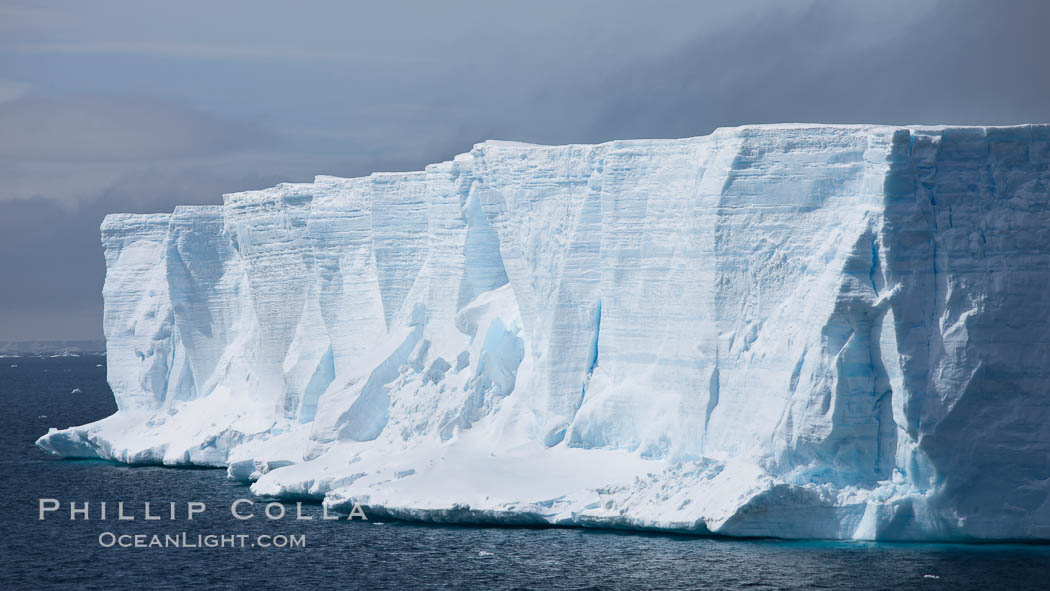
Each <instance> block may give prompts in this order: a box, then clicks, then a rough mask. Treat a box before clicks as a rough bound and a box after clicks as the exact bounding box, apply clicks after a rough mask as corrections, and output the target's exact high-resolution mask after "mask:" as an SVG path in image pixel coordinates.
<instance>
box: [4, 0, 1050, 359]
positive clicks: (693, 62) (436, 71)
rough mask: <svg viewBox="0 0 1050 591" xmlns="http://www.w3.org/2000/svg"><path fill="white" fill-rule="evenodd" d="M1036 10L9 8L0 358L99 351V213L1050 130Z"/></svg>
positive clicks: (996, 6) (1047, 76) (741, 4)
mask: <svg viewBox="0 0 1050 591" xmlns="http://www.w3.org/2000/svg"><path fill="white" fill-rule="evenodd" d="M1047 23H1050V4H1048V3H1042V2H1027V1H1020V0H1019V1H1010V0H1006V1H1000V2H979V1H955V0H945V1H943V2H937V1H934V0H930V1H924V0H918V1H904V0H889V1H887V2H873V3H863V2H851V1H846V0H843V1H841V2H827V1H805V0H800V1H797V2H777V1H769V0H752V1H747V0H734V1H726V2H692V1H690V2H673V1H666V2H664V1H653V2H645V3H642V2H631V1H626V0H624V1H618V0H608V1H599V0H583V1H577V2H535V3H516V4H511V3H496V2H482V1H477V2H473V1H472V2H462V3H429V2H411V3H358V4H353V3H345V2H304V3H296V4H291V3H285V2H277V1H272V2H271V1H267V0H260V1H257V2H251V3H236V2H228V3H227V2H223V3H214V2H205V1H197V0H187V1H186V2H180V3H169V4H154V3H149V4H147V3H139V2H131V1H114V2H107V3H101V4H97V3H81V2H40V3H36V2H33V3H29V2H4V1H3V0H0V39H2V40H0V340H3V339H12V338H26V339H41V338H97V336H98V335H99V333H100V327H101V296H100V290H101V284H102V279H103V273H104V269H103V263H102V256H101V249H100V248H99V246H98V223H99V221H100V220H101V218H102V216H103V215H104V214H106V213H111V212H119V211H134V212H151V211H170V210H171V209H172V207H174V205H176V204H183V203H184V204H193V203H218V202H220V195H221V194H222V193H223V192H230V191H235V190H244V189H252V188H260V187H265V186H269V185H272V184H274V183H276V182H279V181H282V180H296V181H302V180H309V179H310V178H312V176H313V175H314V174H319V173H324V174H337V175H343V176H353V175H360V174H367V173H368V172H370V171H373V170H412V169H419V168H420V167H422V166H423V165H425V164H427V163H429V162H434V161H439V160H443V159H447V158H449V157H451V156H452V155H454V154H455V153H457V152H463V151H466V150H469V149H470V146H471V145H472V144H473V143H475V142H477V141H480V140H483V139H486V138H489V137H496V138H501V139H519V140H524V141H532V142H540V143H565V142H595V141H603V140H608V139H613V138H627V137H684V136H690V135H697V134H702V133H708V132H710V131H711V130H712V129H713V128H715V127H718V126H725V125H739V124H744V123H768V122H799V121H802V122H851V123H861V122H869V123H904V124H907V123H955V124H984V123H1020V122H1034V121H1048V120H1050V99H1048V97H1050V71H1048V68H1050V65H1048V64H1050V60H1047V59H1046V58H1047V56H1048V55H1050V36H1048V35H1045V33H1044V29H1045V27H1046V25H1047Z"/></svg>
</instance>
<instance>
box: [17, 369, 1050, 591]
mask: <svg viewBox="0 0 1050 591" xmlns="http://www.w3.org/2000/svg"><path fill="white" fill-rule="evenodd" d="M104 363H105V360H104V358H103V357H99V356H84V357H66V358H42V357H20V358H12V357H7V358H0V397H2V401H3V407H4V413H3V425H2V428H0V463H2V466H0V473H2V474H3V476H2V478H0V487H2V491H0V492H2V495H3V498H4V502H5V506H4V510H3V512H2V513H0V515H2V522H0V538H2V540H0V548H2V553H0V562H2V564H0V589H51V588H58V589H186V588H234V589H310V588H316V587H324V588H334V589H419V588H439V589H463V588H479V589H678V588H712V589H745V588H746V589H812V588H824V589H931V590H932V589H995V590H1005V589H1046V588H1050V546H1027V545H981V546H975V545H950V544H868V543H829V542H785V541H777V540H727V539H715V538H696V537H685V536H670V535H655V534H634V533H622V532H611V531H598V530H580V529H556V528H551V529H528V528H493V527H489V528H480V527H441V526H431V525H418V524H409V523H384V524H379V523H375V522H360V521H357V522H347V521H343V520H340V521H321V520H319V519H314V520H313V521H297V520H295V519H294V515H295V511H296V508H295V504H294V503H288V504H286V507H287V512H288V515H287V516H286V518H285V519H282V520H275V521H268V520H266V519H265V517H264V516H263V507H264V506H263V505H262V504H257V505H256V506H255V508H254V509H255V511H254V513H255V514H256V517H254V518H253V519H250V520H247V521H238V520H236V519H234V518H233V517H232V516H231V515H230V512H229V508H230V504H231V503H232V502H233V501H234V500H235V499H238V498H242V497H248V496H250V495H249V493H248V489H247V487H245V486H242V485H238V484H234V483H231V482H229V481H227V480H226V478H225V472H224V471H222V470H184V469H170V468H160V467H138V468H132V467H127V466H120V465H115V464H111V463H107V462H99V461H71V460H60V459H55V458H52V457H50V456H48V455H46V454H44V453H43V452H42V451H40V450H38V449H36V447H35V446H34V445H33V442H34V440H35V439H36V438H37V437H38V436H40V435H41V434H43V433H44V432H46V431H47V428H48V427H49V426H62V427H65V426H69V425H76V424H81V423H85V422H88V421H91V420H94V419H98V418H102V417H104V416H106V415H108V414H110V413H112V412H113V411H114V410H115V409H116V408H115V405H114V404H113V400H112V397H111V394H110V391H109V388H108V386H107V385H106V382H105V369H104V368H103V367H101V365H102V364H104ZM15 365H17V367H13V366H15ZM74 388H80V390H81V392H80V393H78V394H72V393H71V392H72V390H73V389H74ZM39 498H55V499H59V500H60V501H61V502H62V508H61V510H60V511H57V512H55V513H51V514H49V516H48V517H47V518H46V519H44V520H43V521H41V520H39V519H38V514H37V510H38V499H39ZM70 501H76V502H78V503H82V502H84V501H88V502H90V503H91V514H90V517H91V519H90V520H88V521H83V520H77V521H71V520H70V519H69V508H68V503H69V502H70ZM100 501H107V502H108V505H109V512H110V519H109V520H107V521H100V520H98V519H97V518H98V514H97V513H98V508H99V504H98V503H99V502H100ZM117 501H124V502H125V506H126V507H127V508H128V511H127V512H128V513H131V514H134V515H136V517H137V519H136V521H115V520H113V519H112V516H113V510H114V509H113V507H114V505H115V503H116V502H117ZM146 501H148V502H151V503H152V504H153V507H154V508H157V507H159V509H160V510H159V511H156V512H157V513H160V514H161V515H163V516H164V517H165V519H162V520H160V521H148V522H146V521H143V520H142V512H143V510H142V503H143V502H146ZM189 501H202V502H204V503H205V504H206V507H207V509H206V510H205V512H204V513H203V514H201V515H198V516H196V518H195V519H194V520H192V521H187V520H186V519H185V512H186V503H187V502H189ZM169 502H175V503H177V507H178V513H177V517H178V519H177V520H175V521H171V520H168V519H166V518H167V511H168V510H169V506H168V503H169ZM303 512H304V514H306V515H310V516H314V517H315V518H319V517H320V513H321V510H320V507H319V506H317V505H304V507H303ZM104 532H112V533H113V534H116V535H119V534H145V535H146V537H145V538H143V539H144V540H147V539H148V538H149V536H151V535H153V534H159V535H160V536H161V537H163V536H165V535H170V536H181V535H182V533H183V532H185V533H186V535H187V536H188V539H189V540H190V541H194V540H196V539H197V536H198V535H205V534H225V535H244V536H246V537H245V538H244V539H246V540H247V544H248V545H247V546H246V547H243V548H241V547H235V548H230V547H226V548H199V547H198V548H121V547H111V548H104V547H102V546H101V545H100V543H99V536H100V534H103V533H104ZM260 535H270V536H277V535H284V536H291V535H296V536H298V535H302V536H305V540H306V545H305V547H298V548H263V547H260V546H258V545H256V546H255V547H252V546H250V544H251V543H253V541H255V540H258V539H259V538H258V536H260ZM147 543H148V542H147ZM933 577H937V578H933Z"/></svg>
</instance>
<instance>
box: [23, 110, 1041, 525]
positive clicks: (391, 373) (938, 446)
mask: <svg viewBox="0 0 1050 591" xmlns="http://www.w3.org/2000/svg"><path fill="white" fill-rule="evenodd" d="M1048 169H1050V127H1048V126H1017V127H1006V128H983V127H975V128H941V127H911V128H907V127H885V126H830V125H774V126H747V127H740V128H726V129H719V130H717V131H715V132H714V133H712V134H711V135H709V136H704V137H698V138H690V139H682V140H633V141H615V142H609V143H605V144H599V145H569V146H534V145H527V144H518V143H512V142H494V141H493V142H484V143H481V144H478V145H477V146H475V147H474V149H473V150H472V151H471V152H470V153H468V154H463V155H460V156H457V157H456V158H455V159H454V160H453V161H450V162H445V163H441V164H435V165H431V166H429V167H427V169H426V170H425V171H424V172H415V173H382V174H374V175H371V176H369V177H364V178H357V179H340V178H336V177H318V178H317V179H316V180H315V182H313V183H305V184H285V185H279V186H278V187H275V188H273V189H267V190H263V191H250V192H245V193H237V194H232V195H227V196H226V197H225V203H224V205H222V206H214V207H180V208H177V209H176V211H175V212H174V213H173V214H171V215H146V216H142V215H124V214H121V215H113V216H109V217H107V218H106V220H105V222H104V223H103V228H102V229H103V246H104V250H105V253H106V262H107V276H106V285H105V291H104V295H105V301H106V313H105V332H106V337H107V347H108V355H109V357H108V377H109V381H110V384H111V386H112V388H113V392H114V396H115V397H116V399H117V402H118V407H119V409H120V410H119V411H118V412H117V414H115V415H113V416H112V417H109V418H106V419H103V420H102V421H99V422H97V423H92V424H90V425H85V426H82V427H71V428H69V429H64V430H52V431H51V432H49V433H48V434H47V435H45V436H43V437H42V438H41V439H40V441H39V442H38V445H40V446H41V447H42V448H44V449H46V450H49V451H53V452H55V453H59V454H61V455H66V456H89V457H103V458H110V459H115V460H119V461H125V462H135V463H163V464H170V465H185V464H205V465H220V466H228V467H229V473H230V476H231V477H232V478H238V479H244V480H250V481H254V484H253V490H255V492H257V493H260V494H276V495H289V496H297V497H302V496H307V497H313V498H317V499H323V500H324V502H325V503H327V504H329V505H330V506H333V507H335V508H339V507H342V506H345V505H346V504H347V503H349V502H351V501H357V502H362V503H364V504H366V505H367V506H368V507H369V509H370V510H371V511H372V512H374V513H376V514H379V515H388V516H393V517H402V518H411V519H424V520H436V521H467V522H506V523H557V524H576V525H588V526H589V525H598V526H613V527H629V528H651V529H665V530H674V531H691V532H701V533H704V532H718V533H724V534H729V535H772V536H783V537H817V538H858V539H997V538H1017V539H1022V538H1039V539H1043V538H1050V502H1048V500H1047V499H1048V498H1050V404H1048V402H1050V375H1048V373H1050V296H1048V295H1047V294H1048V293H1050V195H1048V191H1047V187H1048V186H1050V171H1048Z"/></svg>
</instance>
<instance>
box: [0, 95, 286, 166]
mask: <svg viewBox="0 0 1050 591" xmlns="http://www.w3.org/2000/svg"><path fill="white" fill-rule="evenodd" d="M269 141H270V138H268V137H267V135H266V134H265V133H263V132H262V131H261V130H259V129H255V128H253V127H250V126H248V125H245V124H242V123H238V122H235V121H230V120H227V119H222V118H219V117H215V116H213V115H210V114H208V113H204V112H201V111H199V110H196V109H193V108H191V107H189V106H187V105H185V104H183V103H181V102H178V101H173V100H168V99H159V98H144V97H122V96H106V97H101V96H86V97H64V98H51V97H34V96H27V97H24V98H20V99H18V100H15V101H11V102H8V103H6V104H0V158H2V159H10V160H31V161H51V162H108V161H121V160H154V159H161V158H178V157H186V156H201V155H208V154H217V153H223V152H230V151H235V150H240V149H245V148H249V147H259V146H261V145H263V144H265V143H267V142H269Z"/></svg>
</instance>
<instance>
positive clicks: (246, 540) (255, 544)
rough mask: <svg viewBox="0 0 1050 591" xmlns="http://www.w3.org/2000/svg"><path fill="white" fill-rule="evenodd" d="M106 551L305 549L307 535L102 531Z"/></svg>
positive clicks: (100, 537) (101, 537)
mask: <svg viewBox="0 0 1050 591" xmlns="http://www.w3.org/2000/svg"><path fill="white" fill-rule="evenodd" d="M98 545H99V546H102V547H103V548H305V547H306V534H290V535H285V534H274V535H269V534H262V535H258V536H251V535H248V534H190V533H187V532H182V533H179V534H174V535H172V534H164V535H160V534H115V533H113V532H108V531H106V532H102V533H101V534H99V535H98Z"/></svg>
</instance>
